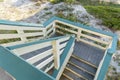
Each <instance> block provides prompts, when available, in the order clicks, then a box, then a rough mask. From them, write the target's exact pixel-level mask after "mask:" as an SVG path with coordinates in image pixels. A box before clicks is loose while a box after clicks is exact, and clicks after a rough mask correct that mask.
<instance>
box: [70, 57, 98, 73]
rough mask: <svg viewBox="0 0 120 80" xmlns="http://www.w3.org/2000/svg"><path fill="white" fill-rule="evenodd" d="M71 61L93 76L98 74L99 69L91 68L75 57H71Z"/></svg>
mask: <svg viewBox="0 0 120 80" xmlns="http://www.w3.org/2000/svg"><path fill="white" fill-rule="evenodd" d="M69 61H70V62H72V63H74V64H75V65H77V66H79V67H81V68H83V69H84V70H87V71H88V72H90V73H92V74H93V75H95V74H96V71H97V68H94V67H92V66H90V65H89V64H86V63H84V62H82V61H80V60H78V59H76V58H74V57H71V58H70V60H69Z"/></svg>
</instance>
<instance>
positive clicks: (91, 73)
mask: <svg viewBox="0 0 120 80" xmlns="http://www.w3.org/2000/svg"><path fill="white" fill-rule="evenodd" d="M68 63H69V64H71V65H73V66H75V67H76V68H78V69H80V70H82V71H84V72H87V73H88V74H90V75H92V76H95V74H93V73H91V72H89V71H87V70H86V69H84V68H82V67H80V66H78V65H76V64H74V63H72V62H71V61H69V62H68Z"/></svg>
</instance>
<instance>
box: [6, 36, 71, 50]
mask: <svg viewBox="0 0 120 80" xmlns="http://www.w3.org/2000/svg"><path fill="white" fill-rule="evenodd" d="M65 37H70V36H60V37H54V38H48V39H42V40H38V41H32V42H28V43H23V44H18V45H13V46H8V47H6V48H8V49H9V50H13V49H17V48H21V47H25V46H30V45H35V44H40V43H44V42H48V41H52V40H58V39H61V38H65Z"/></svg>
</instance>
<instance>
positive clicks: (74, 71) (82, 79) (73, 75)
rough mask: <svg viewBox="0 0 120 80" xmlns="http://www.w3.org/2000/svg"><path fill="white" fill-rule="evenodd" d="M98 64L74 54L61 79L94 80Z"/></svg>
mask: <svg viewBox="0 0 120 80" xmlns="http://www.w3.org/2000/svg"><path fill="white" fill-rule="evenodd" d="M96 71H97V66H95V65H93V64H92V63H90V62H88V61H86V60H83V59H81V58H80V57H78V56H76V55H74V54H73V55H72V56H71V58H70V60H69V62H68V64H67V66H66V68H65V70H64V72H63V74H62V76H61V78H60V80H93V79H94V76H95V73H96Z"/></svg>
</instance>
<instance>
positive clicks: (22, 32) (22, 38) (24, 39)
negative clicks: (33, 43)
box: [17, 30, 27, 42]
mask: <svg viewBox="0 0 120 80" xmlns="http://www.w3.org/2000/svg"><path fill="white" fill-rule="evenodd" d="M17 32H18V34H22V35H24V31H23V30H17ZM20 38H21V40H22V41H23V42H26V41H27V39H26V37H20Z"/></svg>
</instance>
